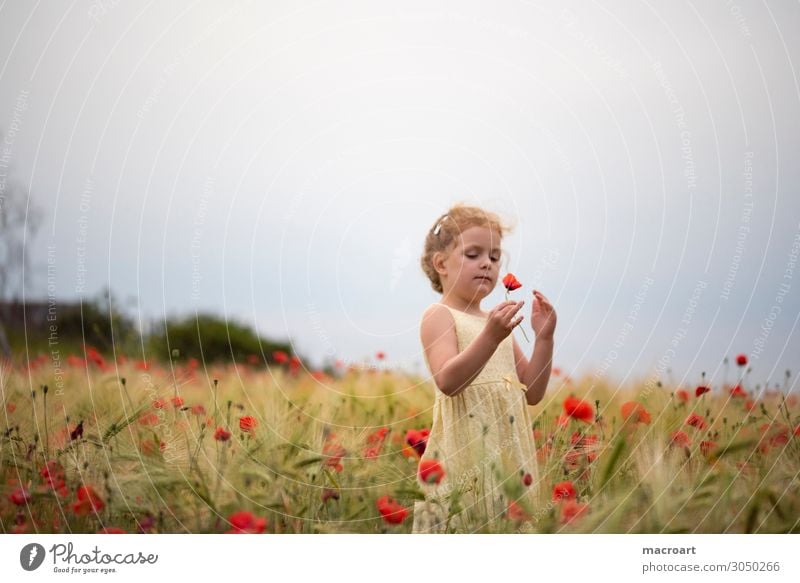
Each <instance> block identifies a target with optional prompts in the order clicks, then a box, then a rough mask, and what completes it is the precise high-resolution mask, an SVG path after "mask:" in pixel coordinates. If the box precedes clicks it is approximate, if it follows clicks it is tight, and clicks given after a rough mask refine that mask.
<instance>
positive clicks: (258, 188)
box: [0, 0, 800, 385]
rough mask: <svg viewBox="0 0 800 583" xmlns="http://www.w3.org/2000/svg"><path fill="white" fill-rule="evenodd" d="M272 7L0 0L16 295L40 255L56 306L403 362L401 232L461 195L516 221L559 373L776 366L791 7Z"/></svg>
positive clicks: (796, 347)
mask: <svg viewBox="0 0 800 583" xmlns="http://www.w3.org/2000/svg"><path fill="white" fill-rule="evenodd" d="M267 4H268V7H266V6H261V5H260V4H259V3H254V2H225V3H216V2H194V3H174V4H173V3H157V2H150V3H147V4H145V3H141V2H113V1H111V0H105V1H101V0H95V1H93V2H86V1H76V2H73V3H71V4H69V5H66V3H65V4H63V5H61V4H59V5H58V6H54V5H52V4H44V3H39V2H21V1H18V2H5V3H3V4H2V5H1V6H0V131H2V132H3V143H2V144H0V147H2V148H3V150H0V154H3V152H5V154H4V160H5V162H4V163H3V167H0V174H7V176H2V177H0V180H2V181H3V182H2V183H0V184H2V185H8V184H10V183H11V182H16V183H18V184H21V185H24V186H25V187H26V188H27V189H29V190H30V192H31V195H32V197H33V200H34V202H35V203H36V204H38V205H40V206H41V207H42V208H43V209H44V211H45V220H44V222H43V225H42V227H41V229H40V230H39V232H38V233H37V235H36V237H35V238H34V239H33V240H30V241H29V245H30V253H31V257H32V259H33V261H34V265H35V266H36V270H35V272H34V273H30V274H28V278H27V280H26V289H25V293H26V297H28V298H29V299H38V298H43V297H46V294H47V287H46V283H47V281H46V267H47V253H48V246H55V254H54V259H55V267H56V278H57V279H56V281H57V283H56V289H57V296H58V298H59V299H62V300H71V299H76V298H77V297H79V296H80V295H83V296H84V297H89V296H92V295H95V294H96V293H97V292H98V291H99V290H100V289H102V288H103V287H104V286H105V285H110V287H111V288H112V290H113V291H114V292H115V294H117V296H118V297H120V298H121V299H123V300H124V301H125V302H126V306H127V309H128V310H129V311H130V313H132V314H134V315H140V316H141V317H142V318H143V319H146V320H147V319H153V318H158V317H161V316H162V315H163V314H190V313H193V312H194V311H195V310H203V311H214V312H217V313H219V314H224V315H226V316H228V317H231V318H236V319H240V320H242V321H245V322H247V323H250V324H252V325H253V326H255V327H256V328H257V329H259V330H260V331H261V332H262V333H263V334H265V335H266V336H269V337H273V338H275V339H291V341H292V342H293V344H294V345H295V347H296V350H297V351H298V352H299V353H301V354H304V355H307V356H309V357H310V358H311V362H312V364H314V365H318V364H321V363H322V361H323V359H325V358H340V359H342V360H344V361H345V362H360V361H362V360H363V359H364V358H370V357H371V356H372V355H373V354H374V353H375V351H377V350H382V351H385V352H386V354H387V362H388V364H390V365H396V366H403V367H406V368H409V369H410V370H416V371H419V372H421V371H423V368H422V367H423V366H424V365H423V359H422V353H421V345H420V342H419V319H420V316H421V313H422V311H423V310H424V309H425V308H426V307H427V306H428V305H429V304H430V303H431V302H434V301H438V299H439V296H438V295H437V294H436V293H435V292H434V291H433V290H432V289H431V288H430V285H429V283H428V281H427V280H426V278H425V277H424V275H423V273H422V270H421V269H420V267H419V256H420V253H421V250H422V244H423V240H424V236H425V233H426V231H427V230H428V229H429V228H430V227H431V225H432V223H433V221H434V219H435V218H436V217H437V216H438V215H439V214H440V213H442V212H444V211H445V210H446V209H447V207H448V206H449V205H451V204H452V203H454V202H457V201H465V202H472V203H475V204H479V205H483V206H485V207H486V208H488V209H490V210H494V211H496V212H499V213H500V214H501V215H502V216H503V217H504V218H506V219H507V220H508V221H510V222H512V223H513V224H515V226H516V227H515V230H514V232H513V233H512V234H511V235H510V236H509V237H507V238H506V239H505V240H504V242H503V244H504V248H505V250H506V251H507V260H508V261H507V262H506V264H505V265H504V266H503V270H504V271H512V272H513V273H515V274H516V275H517V277H518V278H519V279H520V281H522V283H523V284H524V288H523V289H522V290H518V291H515V292H514V294H515V296H519V297H523V296H524V297H528V296H529V294H530V293H531V290H532V289H533V288H536V289H540V290H542V292H543V293H544V294H545V295H546V296H548V297H549V298H550V300H551V301H552V302H553V304H554V306H555V308H556V310H557V312H558V320H559V323H558V328H557V331H556V349H555V364H556V365H559V366H561V367H563V368H564V369H565V370H566V371H569V372H572V373H573V374H576V375H577V374H581V373H585V374H592V375H594V376H595V377H596V378H607V379H609V380H624V379H630V378H631V377H642V376H644V375H648V374H651V373H653V372H654V371H655V372H661V373H662V376H664V377H665V378H666V376H667V374H666V370H667V369H671V371H672V376H673V378H674V380H675V382H685V383H687V384H689V385H693V384H695V383H697V382H698V381H699V378H700V372H701V371H708V372H709V374H710V375H711V374H716V375H720V374H721V371H720V370H719V367H720V366H721V361H722V358H723V357H724V356H725V355H729V356H732V355H734V354H736V353H739V352H744V353H746V354H749V355H750V356H751V360H752V362H753V373H752V375H753V383H755V382H761V383H763V382H764V381H765V380H766V379H772V382H773V383H774V382H776V381H782V380H783V375H784V371H785V370H786V369H787V368H790V369H792V370H793V371H795V372H796V368H797V364H798V355H800V341H799V340H798V331H797V323H798V315H800V293H798V292H800V281H799V279H798V278H800V267H798V265H797V257H798V251H800V193H798V184H800V181H799V180H798V179H799V178H800V176H798V175H799V174H800V169H799V166H800V165H799V164H798V154H800V91H799V90H798V71H797V67H798V64H800V50H799V49H800V38H799V37H798V35H797V34H796V32H797V30H798V26H800V5H799V4H798V3H797V2H792V1H782V2H769V3H767V2H749V1H737V2H735V3H734V2H724V1H720V2H699V3H690V2H688V3H687V2H677V3H672V2H670V3H660V2H647V1H645V2H633V1H625V2H603V3H588V2H552V3H548V2H520V1H512V2H504V3H502V4H501V3H479V2H465V1H463V0H458V1H450V2H435V3H431V2H419V1H408V2H400V3H398V2H375V1H362V2H300V1H297V0H292V1H291V2H289V1H284V2H274V1H270V2H268V3H267ZM84 269H85V271H84ZM503 299H504V293H503V290H502V289H496V290H495V292H494V293H493V294H492V295H491V296H490V297H489V298H487V300H485V303H484V304H483V308H484V309H489V308H490V307H491V306H492V305H494V304H495V303H497V302H499V301H502V300H503ZM528 304H530V300H529V301H528ZM527 311H528V310H527V309H526V315H527ZM528 321H529V318H526V322H528ZM528 336H529V338H531V339H533V334H532V333H529V334H528ZM518 340H519V341H520V342H521V343H522V345H523V346H527V349H528V350H530V349H531V348H532V347H531V345H528V344H526V343H525V340H524V339H523V338H522V335H521V334H518Z"/></svg>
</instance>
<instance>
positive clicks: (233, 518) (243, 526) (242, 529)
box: [225, 510, 267, 534]
mask: <svg viewBox="0 0 800 583" xmlns="http://www.w3.org/2000/svg"><path fill="white" fill-rule="evenodd" d="M228 522H230V523H231V526H232V527H233V528H231V529H230V530H229V531H228V532H226V533H225V534H261V533H262V532H264V529H265V528H266V527H267V519H266V518H262V517H260V516H255V515H253V513H252V512H247V511H246V510H240V511H239V512H234V513H233V514H231V515H230V516H228Z"/></svg>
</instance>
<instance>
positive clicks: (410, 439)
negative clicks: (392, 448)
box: [406, 429, 430, 457]
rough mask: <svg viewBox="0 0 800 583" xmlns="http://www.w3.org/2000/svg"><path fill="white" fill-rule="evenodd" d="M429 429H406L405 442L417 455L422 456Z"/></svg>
mask: <svg viewBox="0 0 800 583" xmlns="http://www.w3.org/2000/svg"><path fill="white" fill-rule="evenodd" d="M428 435H430V430H429V429H420V430H416V429H409V430H408V431H406V443H407V444H408V445H410V446H411V447H413V448H414V451H415V452H417V455H418V456H420V457H422V454H423V453H425V446H426V445H427V444H428Z"/></svg>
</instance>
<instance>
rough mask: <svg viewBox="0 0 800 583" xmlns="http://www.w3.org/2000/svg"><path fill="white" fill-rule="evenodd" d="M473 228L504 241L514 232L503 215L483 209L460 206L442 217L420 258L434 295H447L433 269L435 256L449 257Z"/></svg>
mask: <svg viewBox="0 0 800 583" xmlns="http://www.w3.org/2000/svg"><path fill="white" fill-rule="evenodd" d="M470 227H487V228H489V229H492V230H494V231H497V232H498V233H499V234H500V238H501V239H502V237H503V236H504V235H506V234H507V233H510V232H511V230H512V229H513V227H512V226H510V225H506V224H505V223H504V222H503V221H502V219H501V218H500V216H499V215H497V214H496V213H493V212H491V211H487V210H485V209H482V208H480V207H476V206H468V205H466V204H464V203H457V204H455V205H453V206H452V207H450V209H449V210H448V211H447V212H446V213H444V214H443V215H441V216H440V217H439V218H438V219H436V222H435V223H434V224H433V226H432V227H431V228H430V229H429V230H428V234H427V236H426V237H425V247H424V250H423V252H422V257H421V258H420V265H421V266H422V271H424V272H425V275H427V276H428V279H429V280H430V282H431V287H432V288H433V289H434V291H437V292H439V293H444V289H443V288H442V281H441V279H440V278H439V273H438V272H437V271H436V269H435V268H434V266H433V256H434V255H435V254H436V253H438V252H442V253H445V254H448V250H449V248H450V247H451V246H455V243H456V240H457V239H458V236H459V235H460V234H461V233H462V232H463V231H464V230H466V229H468V228H470Z"/></svg>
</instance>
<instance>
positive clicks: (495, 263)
mask: <svg viewBox="0 0 800 583" xmlns="http://www.w3.org/2000/svg"><path fill="white" fill-rule="evenodd" d="M500 241H501V238H500V234H499V233H498V232H497V231H493V230H492V229H489V228H488V227H469V228H468V229H464V231H462V233H461V235H460V237H459V238H458V239H456V245H455V248H454V249H453V250H452V251H450V253H449V255H448V256H447V257H446V258H442V257H441V256H439V257H437V261H436V262H435V263H434V265H436V270H437V271H438V272H439V277H440V278H441V280H442V288H443V290H444V293H445V294H449V295H453V294H455V295H457V296H459V297H460V298H461V299H463V300H465V303H471V302H472V301H474V300H475V299H483V298H484V297H486V296H488V295H489V294H490V293H491V291H492V290H493V289H494V286H495V284H496V283H497V278H498V275H499V272H500V260H501V259H502V255H501V248H500Z"/></svg>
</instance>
